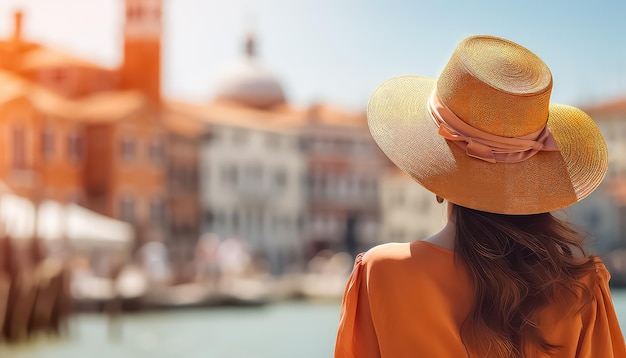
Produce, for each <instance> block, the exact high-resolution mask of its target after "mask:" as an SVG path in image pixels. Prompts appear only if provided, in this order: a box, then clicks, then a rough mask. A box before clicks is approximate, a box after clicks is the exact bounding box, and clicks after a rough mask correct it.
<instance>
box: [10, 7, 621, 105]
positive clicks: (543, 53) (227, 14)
mask: <svg viewBox="0 0 626 358" xmlns="http://www.w3.org/2000/svg"><path fill="white" fill-rule="evenodd" d="M164 3H165V20H164V21H165V23H164V26H165V38H164V48H163V49H164V68H163V71H164V73H163V75H164V93H165V95H166V96H168V97H170V98H184V99H188V100H194V101H203V100H209V99H210V98H211V96H212V94H213V91H214V88H215V84H216V82H217V80H218V78H219V77H220V74H221V73H223V71H224V70H225V68H227V67H228V66H229V64H231V63H232V62H233V61H235V60H236V59H237V58H238V57H240V56H241V52H242V41H243V35H244V33H245V31H246V30H247V29H248V27H249V26H252V27H253V28H254V30H255V31H256V34H257V37H258V44H259V54H260V56H261V58H262V59H263V61H264V63H265V64H266V65H267V66H268V67H269V68H271V69H272V70H274V71H275V72H276V74H277V75H278V76H279V77H280V78H281V79H282V82H283V84H284V87H285V89H286V91H287V94H288V97H289V99H290V100H291V101H292V102H293V103H295V104H296V105H305V104H309V103H312V102H314V101H320V100H322V101H328V102H332V103H335V104H337V105H342V106H347V107H351V108H362V107H364V106H365V104H366V102H367V99H368V97H369V94H370V93H371V92H372V91H373V90H374V89H375V87H376V86H377V85H378V84H380V83H381V82H382V81H384V80H385V79H387V78H389V77H393V76H396V75H402V74H415V75H423V76H429V77H436V76H437V75H438V74H439V72H440V71H441V69H442V67H443V66H444V65H445V63H446V61H447V59H448V57H449V55H450V53H451V52H452V50H453V48H454V47H455V46H456V44H457V43H458V42H459V41H460V40H461V39H462V38H463V37H465V36H467V35H472V34H479V33H484V34H491V35H497V36H502V37H506V38H509V39H511V40H514V41H516V42H518V43H520V44H522V45H524V46H526V47H528V48H530V49H531V50H532V51H534V52H535V53H537V54H538V55H539V56H540V57H541V58H543V59H544V61H546V63H547V64H548V65H549V66H550V68H551V69H552V73H553V76H554V89H553V100H554V101H555V102H562V103H568V104H576V105H584V104H589V103H595V102H598V101H603V100H608V99H613V98H615V97H618V96H622V95H623V96H626V19H625V17H626V1H624V0H619V1H595V0H594V1H591V0H589V1H584V2H582V1H574V0H570V1H555V0H525V1H513V0H500V1H486V0H474V1H451V0H431V1H399V0H384V1H382V0H381V1H367V0H315V1H313V0H310V1H300V0H256V1H254V0H247V1H244V0H164ZM122 4H123V0H4V1H2V2H0V35H2V36H6V35H8V34H9V33H10V29H11V26H12V12H13V10H14V9H15V8H16V7H21V8H22V9H24V10H25V11H26V17H25V32H26V35H27V36H28V37H29V38H31V39H33V40H38V41H41V42H45V43H47V44H50V45H52V46H55V47H58V48H61V49H65V50H69V51H71V52H74V53H76V54H78V55H81V56H84V57H87V58H89V59H92V60H94V61H97V62H100V63H102V64H104V65H108V66H116V65H117V64H118V63H119V61H120V59H121V36H120V35H121V25H122V18H121V16H122Z"/></svg>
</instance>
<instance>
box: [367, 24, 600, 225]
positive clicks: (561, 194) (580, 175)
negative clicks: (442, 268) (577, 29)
mask: <svg viewBox="0 0 626 358" xmlns="http://www.w3.org/2000/svg"><path fill="white" fill-rule="evenodd" d="M551 90H552V75H551V74H550V70H549V69H548V67H547V65H546V64H545V63H544V62H543V61H542V60H541V59H540V58H539V57H537V56H536V55H535V54H533V53H532V52H531V51H529V50H528V49H526V48H524V47H522V46H520V45H518V44H516V43H513V42H511V41H509V40H505V39H501V38H497V37H492V36H472V37H469V38H466V39H464V40H463V41H461V42H460V43H459V45H458V46H457V48H456V49H455V51H454V52H453V54H452V57H451V58H450V60H449V62H448V64H447V65H446V67H445V68H444V69H443V71H442V73H441V75H440V76H439V78H438V79H432V78H424V77H418V76H401V77H396V78H392V79H390V80H388V81H386V82H384V83H383V84H382V85H381V86H380V87H378V89H376V91H375V92H374V94H373V95H372V97H371V98H370V101H369V104H368V109H367V117H368V123H369V127H370V131H371V133H372V136H373V137H374V140H375V141H376V143H377V144H378V145H379V146H380V148H381V149H382V151H383V152H384V153H385V154H386V155H387V156H388V157H389V159H391V161H392V162H394V163H395V164H396V165H397V166H398V167H399V168H400V169H402V170H403V171H405V172H406V173H408V174H409V175H410V176H411V177H412V178H413V179H415V180H416V181H417V182H418V183H420V184H421V185H423V186H424V187H425V188H426V189H428V190H430V191H431V192H433V193H435V194H437V195H439V196H441V197H443V198H445V199H447V200H448V201H450V202H452V203H455V204H458V205H461V206H465V207H469V208H473V209H477V210H482V211H488V212H494V213H501V214H534V213H541V212H549V211H553V210H558V209H561V208H564V207H567V206H570V205H572V204H574V203H577V202H578V201H580V200H582V199H584V198H585V197H587V196H588V195H589V194H591V192H592V191H593V190H595V189H596V187H597V186H598V185H599V184H600V182H601V181H602V178H603V177H604V174H605V173H606V170H607V165H608V154H607V148H606V143H605V142H604V139H603V137H602V135H601V134H600V131H599V130H598V127H597V126H596V125H595V123H594V122H593V120H592V119H591V118H590V117H589V116H588V115H587V114H585V113H584V112H583V111H581V110H580V109H577V108H574V107H571V106H566V105H562V104H555V103H550V92H551Z"/></svg>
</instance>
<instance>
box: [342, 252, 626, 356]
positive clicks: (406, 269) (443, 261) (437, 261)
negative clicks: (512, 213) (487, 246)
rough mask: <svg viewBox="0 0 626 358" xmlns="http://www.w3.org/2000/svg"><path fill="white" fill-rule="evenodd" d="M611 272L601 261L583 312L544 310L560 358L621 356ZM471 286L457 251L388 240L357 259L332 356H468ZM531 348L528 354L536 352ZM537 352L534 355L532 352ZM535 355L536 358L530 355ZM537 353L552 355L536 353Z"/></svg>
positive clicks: (546, 333)
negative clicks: (466, 341) (464, 335)
mask: <svg viewBox="0 0 626 358" xmlns="http://www.w3.org/2000/svg"><path fill="white" fill-rule="evenodd" d="M608 278H609V275H608V272H607V271H606V269H605V268H604V265H603V264H602V263H601V262H600V261H599V260H597V272H596V276H595V277H586V278H585V279H584V282H583V283H584V284H585V285H587V286H588V287H590V292H592V295H593V297H592V302H591V303H590V304H587V305H585V308H584V309H583V310H580V311H579V310H577V309H575V308H574V307H572V306H571V305H559V302H557V304H553V305H551V306H549V307H547V308H545V309H544V310H543V311H541V313H540V314H539V319H538V322H539V324H540V330H541V333H542V334H543V337H544V338H545V339H546V340H547V341H548V342H549V343H551V344H556V345H559V346H561V348H560V349H558V350H557V351H555V355H554V356H556V357H607V358H608V357H620V358H622V357H624V358H626V347H624V346H623V345H620V343H617V344H615V342H623V336H622V335H621V332H620V330H619V326H618V322H617V319H616V317H615V314H614V311H613V307H612V303H611V299H610V295H609V291H608ZM473 297H474V291H473V288H472V285H471V283H470V280H469V277H468V275H467V272H466V270H465V268H464V266H463V264H462V263H460V262H459V261H458V260H455V257H454V253H453V252H452V251H450V250H447V249H444V248H441V247H438V246H436V245H434V244H432V243H429V242H425V241H416V242H413V243H410V244H386V245H381V246H378V247H376V248H374V249H372V250H370V251H368V252H367V253H365V254H363V255H359V257H357V260H356V263H355V268H354V271H353V274H352V276H351V278H350V282H349V284H348V286H347V288H346V292H345V296H344V302H343V309H342V317H341V322H340V329H339V332H340V334H339V335H338V337H337V344H336V350H335V357H359V358H361V357H363V358H369V357H394V358H401V357H416V356H418V357H468V356H469V357H471V355H468V352H467V351H466V348H465V345H464V343H463V341H462V338H461V331H462V329H464V330H465V329H467V330H471V329H472V327H462V326H463V323H464V322H466V319H467V317H468V314H469V312H470V310H471V308H472V306H473V305H474V298H473ZM531 351H532V348H531V349H530V350H528V351H527V352H531ZM529 354H532V353H529ZM527 356H531V355H527ZM532 356H533V357H544V356H547V355H546V354H545V353H539V351H538V350H536V352H535V353H534V354H532Z"/></svg>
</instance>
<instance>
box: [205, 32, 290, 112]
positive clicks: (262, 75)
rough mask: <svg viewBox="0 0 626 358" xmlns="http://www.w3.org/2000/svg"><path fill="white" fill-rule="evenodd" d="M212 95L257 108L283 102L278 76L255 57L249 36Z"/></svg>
mask: <svg viewBox="0 0 626 358" xmlns="http://www.w3.org/2000/svg"><path fill="white" fill-rule="evenodd" d="M215 98H216V100H226V101H230V102H237V103H240V104H244V105H247V106H251V107H257V108H269V107H273V106H276V105H279V104H283V103H285V102H286V100H285V93H284V91H283V88H282V85H281V84H280V81H279V80H278V78H277V77H276V76H275V75H274V73H272V72H271V71H270V70H269V69H267V68H266V67H265V66H263V64H262V63H261V62H260V61H259V60H258V59H257V58H256V57H255V51H254V38H253V37H252V36H248V38H247V39H246V56H245V57H244V58H242V59H240V60H239V61H237V62H236V63H234V64H233V65H232V66H231V67H230V68H229V69H228V70H227V71H226V72H225V73H224V74H223V76H222V78H221V80H220V81H219V82H218V85H217V89H216V97H215Z"/></svg>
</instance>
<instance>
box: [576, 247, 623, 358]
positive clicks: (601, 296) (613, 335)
mask: <svg viewBox="0 0 626 358" xmlns="http://www.w3.org/2000/svg"><path fill="white" fill-rule="evenodd" d="M609 279H610V274H609V272H608V271H607V269H606V267H605V266H604V264H603V263H602V262H601V261H600V260H599V259H597V280H596V282H594V283H593V287H592V294H593V300H592V302H590V303H589V307H587V308H586V309H585V310H583V311H582V314H581V318H582V329H581V332H580V337H579V344H578V354H577V355H576V357H579V358H595V357H603V358H626V345H625V343H624V336H623V334H622V332H621V330H620V327H619V322H618V320H617V316H616V314H615V309H614V307H613V302H612V300H611V293H610V290H609Z"/></svg>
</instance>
